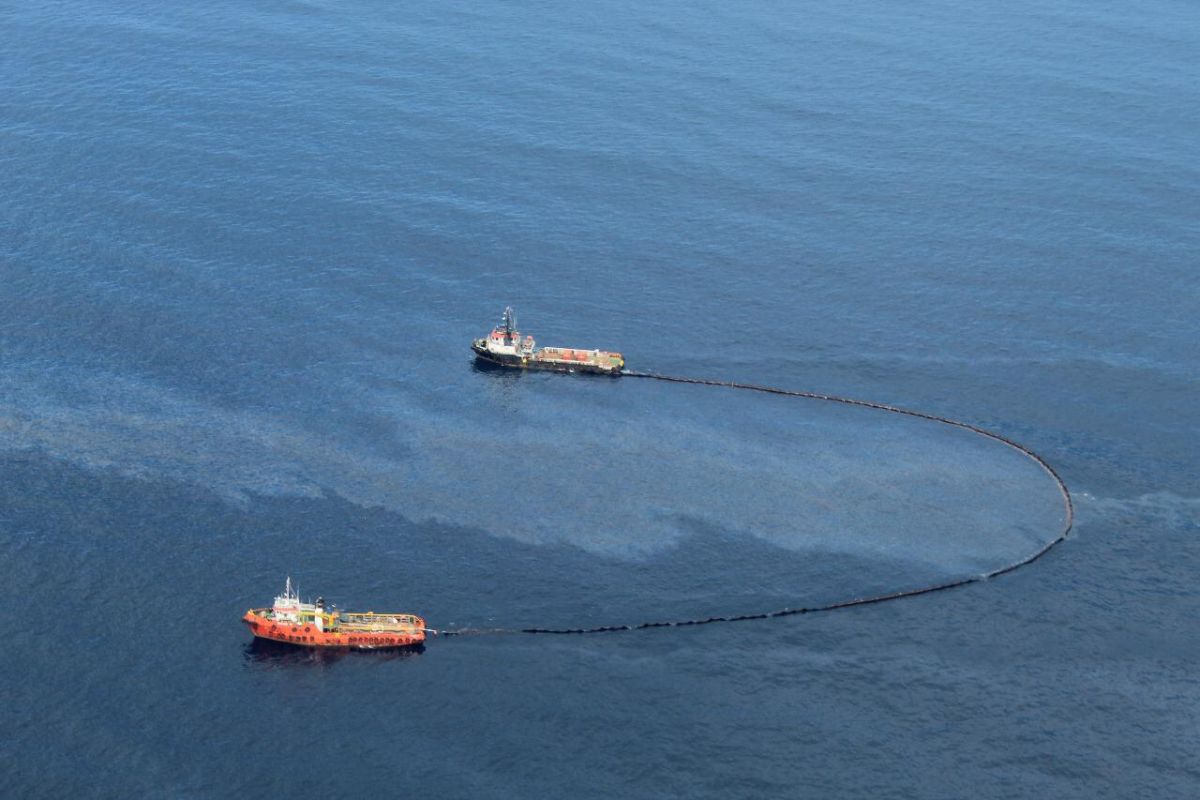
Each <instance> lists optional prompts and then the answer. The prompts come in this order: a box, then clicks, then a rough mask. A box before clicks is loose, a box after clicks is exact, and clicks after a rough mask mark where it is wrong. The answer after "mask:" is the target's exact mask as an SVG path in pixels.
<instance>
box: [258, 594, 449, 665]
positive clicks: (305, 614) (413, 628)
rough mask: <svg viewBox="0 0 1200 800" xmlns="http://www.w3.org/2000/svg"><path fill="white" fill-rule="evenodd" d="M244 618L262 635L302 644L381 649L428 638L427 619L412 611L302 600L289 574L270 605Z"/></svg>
mask: <svg viewBox="0 0 1200 800" xmlns="http://www.w3.org/2000/svg"><path fill="white" fill-rule="evenodd" d="M242 622H244V623H246V625H247V626H248V627H249V628H250V632H251V633H253V634H254V635H255V636H256V637H257V638H259V639H269V640H271V641H274V642H283V643H285V644H294V645H299V646H300V647H340V648H349V649H352V650H378V649H381V648H388V647H415V646H418V645H421V644H423V643H424V642H425V631H426V628H425V620H423V619H421V618H420V617H417V616H414V615H412V614H381V613H377V612H374V611H367V612H349V611H345V612H342V611H338V610H337V609H336V608H334V607H333V605H332V604H329V605H328V606H327V605H326V603H325V598H323V597H318V598H317V601H316V602H315V603H301V602H300V594H299V593H298V592H297V591H296V590H295V588H293V586H292V579H291V577H290V576H289V577H288V579H287V584H286V585H285V586H284V589H283V594H281V595H279V596H277V597H276V598H275V605H273V606H271V607H270V608H252V609H250V610H249V611H247V612H246V613H245V615H244V616H243V617H242Z"/></svg>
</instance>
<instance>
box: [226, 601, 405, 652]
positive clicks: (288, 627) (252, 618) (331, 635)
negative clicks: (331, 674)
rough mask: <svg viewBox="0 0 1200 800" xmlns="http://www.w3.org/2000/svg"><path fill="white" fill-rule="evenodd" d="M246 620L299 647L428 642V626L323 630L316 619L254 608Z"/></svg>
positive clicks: (259, 632)
mask: <svg viewBox="0 0 1200 800" xmlns="http://www.w3.org/2000/svg"><path fill="white" fill-rule="evenodd" d="M242 622H244V623H245V624H246V627H248V628H249V629H250V632H251V633H252V634H254V636H255V637H256V638H259V639H266V640H268V641H272V642H280V643H282V644H291V645H295V646H297V647H335V648H344V649H350V650H384V649H389V648H395V647H417V646H419V645H422V644H424V643H425V631H424V629H413V628H410V629H407V630H389V631H346V630H333V631H321V630H317V627H316V626H315V625H313V624H312V623H292V622H281V621H277V620H271V619H267V618H266V617H265V616H263V615H261V614H259V613H257V612H256V610H255V609H251V610H249V611H247V612H246V614H245V615H244V616H243V617H242Z"/></svg>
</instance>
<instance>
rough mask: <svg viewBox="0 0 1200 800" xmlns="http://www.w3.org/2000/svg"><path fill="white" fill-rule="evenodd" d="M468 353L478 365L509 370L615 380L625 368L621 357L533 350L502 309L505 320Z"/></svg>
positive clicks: (600, 352) (601, 352) (562, 349)
mask: <svg viewBox="0 0 1200 800" xmlns="http://www.w3.org/2000/svg"><path fill="white" fill-rule="evenodd" d="M471 350H472V351H473V352H474V353H475V358H476V359H478V360H479V361H483V362H485V363H488V364H497V365H499V366H501V367H510V368H512V369H547V370H552V371H554V372H595V373H599V374H601V375H613V376H616V375H620V374H621V370H622V369H624V368H625V359H624V358H622V357H621V354H620V353H610V352H608V351H606V350H582V349H579V348H570V347H536V346H535V345H534V341H533V337H532V336H526V337H525V338H524V339H522V338H521V334H520V332H519V331H518V330H517V319H516V315H515V314H513V310H512V308H506V309H504V318H503V319H502V320H501V321H500V324H499V325H497V326H496V327H495V328H494V329H493V330H492V332H491V333H489V334H488V335H487V336H484V337H483V338H481V339H476V340H475V341H473V342H471Z"/></svg>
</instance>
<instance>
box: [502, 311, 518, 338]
mask: <svg viewBox="0 0 1200 800" xmlns="http://www.w3.org/2000/svg"><path fill="white" fill-rule="evenodd" d="M516 335H517V315H516V313H514V312H513V310H512V306H505V307H504V338H506V339H512V338H513V337H514V336H516Z"/></svg>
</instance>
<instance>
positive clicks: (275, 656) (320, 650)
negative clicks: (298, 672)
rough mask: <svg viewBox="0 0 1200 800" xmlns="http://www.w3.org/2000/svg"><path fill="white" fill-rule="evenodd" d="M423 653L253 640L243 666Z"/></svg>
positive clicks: (322, 662)
mask: <svg viewBox="0 0 1200 800" xmlns="http://www.w3.org/2000/svg"><path fill="white" fill-rule="evenodd" d="M424 652H425V645H423V644H418V645H410V646H408V647H389V648H384V649H379V650H353V649H351V648H349V647H300V646H299V645H294V644H287V643H285V642H273V641H271V640H270V639H258V638H255V639H252V640H251V641H250V643H249V644H247V645H246V647H245V648H244V650H243V654H242V657H243V658H244V659H245V662H246V666H248V667H256V666H266V667H298V666H329V665H332V664H335V663H337V662H338V661H341V660H342V659H343V658H347V657H350V658H354V657H359V658H371V659H375V660H378V661H404V660H407V659H410V658H415V657H416V656H419V655H421V654H422V653H424Z"/></svg>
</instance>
